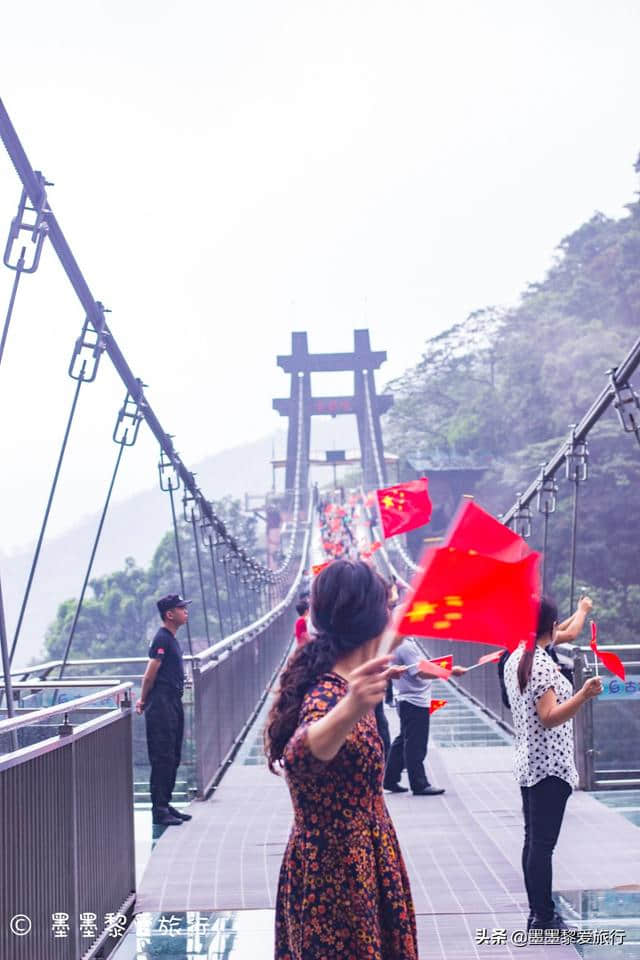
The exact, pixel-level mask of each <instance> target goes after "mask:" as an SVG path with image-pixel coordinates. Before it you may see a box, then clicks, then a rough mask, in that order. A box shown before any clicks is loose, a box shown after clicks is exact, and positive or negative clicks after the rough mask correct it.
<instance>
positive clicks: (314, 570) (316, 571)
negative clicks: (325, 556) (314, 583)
mask: <svg viewBox="0 0 640 960" xmlns="http://www.w3.org/2000/svg"><path fill="white" fill-rule="evenodd" d="M330 563H331V560H327V561H326V563H314V565H313V566H312V567H311V573H312V574H313V575H314V577H317V576H318V574H319V573H320V571H321V570H324V568H325V567H328V566H329V564H330Z"/></svg>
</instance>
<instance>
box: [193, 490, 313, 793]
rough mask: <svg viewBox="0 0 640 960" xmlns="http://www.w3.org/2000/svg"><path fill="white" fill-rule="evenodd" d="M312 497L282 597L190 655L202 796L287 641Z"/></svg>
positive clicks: (229, 757) (237, 737)
mask: <svg viewBox="0 0 640 960" xmlns="http://www.w3.org/2000/svg"><path fill="white" fill-rule="evenodd" d="M313 506H314V504H313V497H310V498H309V507H308V512H307V519H306V523H305V524H304V528H303V529H301V531H300V533H299V534H298V536H299V537H300V538H301V542H300V541H299V542H298V544H297V548H296V549H297V551H298V555H299V562H298V568H297V572H296V575H295V577H294V579H293V581H292V583H291V585H290V587H289V591H288V593H287V595H286V596H285V598H284V599H283V600H282V601H281V602H280V603H279V604H278V605H277V606H276V607H274V608H273V609H272V610H270V611H269V613H268V614H267V615H266V616H264V617H261V618H260V619H259V620H257V621H256V622H255V623H252V624H251V625H250V626H249V627H247V628H245V629H244V630H239V631H238V632H237V633H236V634H233V635H232V636H230V637H227V638H226V639H225V640H224V641H221V642H220V643H216V644H214V645H213V646H211V647H210V648H209V649H208V650H204V651H203V652H202V653H200V654H198V655H197V656H195V657H194V658H193V700H194V736H195V742H196V765H197V792H198V796H200V797H204V796H206V795H207V793H208V792H209V791H210V790H211V788H212V787H213V786H214V785H215V783H216V781H217V780H218V779H219V777H220V776H221V775H222V773H223V772H224V770H225V768H226V765H227V764H228V763H229V762H230V761H231V760H232V758H233V756H234V753H235V749H236V747H237V746H238V744H239V743H240V742H241V741H242V739H243V736H244V732H245V730H246V729H247V728H248V726H250V724H251V723H252V722H253V719H254V717H255V715H256V714H257V712H258V710H259V709H260V707H261V705H262V703H263V702H264V698H265V696H266V693H267V691H268V689H269V687H270V685H271V682H272V680H273V679H274V678H275V675H276V673H277V672H278V670H279V669H280V666H281V665H282V662H283V660H284V657H285V656H286V653H287V651H288V649H289V647H290V645H291V640H292V637H293V627H294V623H295V618H296V612H295V603H296V599H297V596H298V593H299V590H300V586H301V582H302V579H303V576H304V572H305V568H306V565H307V560H308V555H309V546H310V540H311V526H312V524H311V520H312V511H313Z"/></svg>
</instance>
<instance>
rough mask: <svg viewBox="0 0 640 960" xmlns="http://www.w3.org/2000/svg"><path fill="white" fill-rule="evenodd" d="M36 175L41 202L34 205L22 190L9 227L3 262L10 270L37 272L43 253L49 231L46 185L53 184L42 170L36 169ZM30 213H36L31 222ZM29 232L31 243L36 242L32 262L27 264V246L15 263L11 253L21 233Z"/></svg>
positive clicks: (22, 248) (23, 248) (50, 185)
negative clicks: (27, 216)
mask: <svg viewBox="0 0 640 960" xmlns="http://www.w3.org/2000/svg"><path fill="white" fill-rule="evenodd" d="M35 174H36V177H37V178H38V181H39V183H40V187H41V191H42V192H41V197H40V203H39V204H38V206H37V207H32V206H31V204H30V203H29V197H28V196H27V191H26V190H23V191H22V196H21V197H20V203H19V204H18V212H17V214H16V215H15V217H14V218H13V220H12V221H11V226H10V227H9V236H8V238H7V245H6V247H5V248H4V257H3V263H4V265H5V267H8V268H9V270H16V271H18V272H19V273H35V272H36V270H37V269H38V264H39V263H40V256H41V255H42V247H43V245H44V241H45V240H46V238H47V234H48V232H49V224H48V223H47V220H46V217H47V213H48V212H49V211H48V206H47V192H46V190H45V187H52V186H53V184H52V183H49V182H48V181H47V180H45V178H44V177H43V176H42V174H41V173H40V171H38V170H36V171H35ZM30 213H35V215H36V217H35V220H34V221H33V222H31V223H29V222H28V221H27V219H26V215H27V214H30ZM23 233H29V234H31V243H32V244H34V247H33V256H32V258H31V263H30V264H29V266H25V262H24V256H25V253H26V249H27V248H26V247H24V246H23V247H21V250H20V255H19V257H18V259H17V260H16V261H15V263H12V259H11V255H12V253H13V245H14V243H16V242H19V241H20V239H21V234H23Z"/></svg>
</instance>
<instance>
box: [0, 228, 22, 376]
mask: <svg viewBox="0 0 640 960" xmlns="http://www.w3.org/2000/svg"><path fill="white" fill-rule="evenodd" d="M24 255H25V247H23V248H22V252H21V254H20V259H19V260H18V263H17V265H16V267H15V274H16V275H15V277H14V278H13V284H12V287H11V295H10V297H9V306H8V308H7V315H6V317H5V321H4V326H3V328H2V337H0V364H1V363H2V358H3V356H4V348H5V344H6V342H7V337H8V335H9V324H10V323H11V318H12V316H13V308H14V306H15V302H16V294H17V293H18V284H19V283H20V277H21V276H22V272H23V270H24Z"/></svg>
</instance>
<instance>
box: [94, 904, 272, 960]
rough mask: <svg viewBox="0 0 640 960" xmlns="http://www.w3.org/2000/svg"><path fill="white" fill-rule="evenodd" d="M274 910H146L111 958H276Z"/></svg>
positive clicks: (253, 959) (139, 916)
mask: <svg viewBox="0 0 640 960" xmlns="http://www.w3.org/2000/svg"><path fill="white" fill-rule="evenodd" d="M273 913H274V912H273V910H229V911H213V912H211V913H204V912H199V911H189V912H187V913H180V912H176V913H164V914H159V913H142V914H139V915H138V916H137V917H136V918H135V920H134V922H133V923H132V924H131V926H130V927H129V929H128V930H127V932H126V933H125V935H124V937H123V938H122V940H121V941H120V944H119V945H118V946H117V948H116V949H115V950H114V951H113V952H112V953H111V954H110V960H159V958H163V960H199V958H203V957H206V958H207V960H218V958H220V960H222V958H225V960H262V958H263V957H264V958H265V960H267V958H272V957H273V925H274V918H273Z"/></svg>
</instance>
